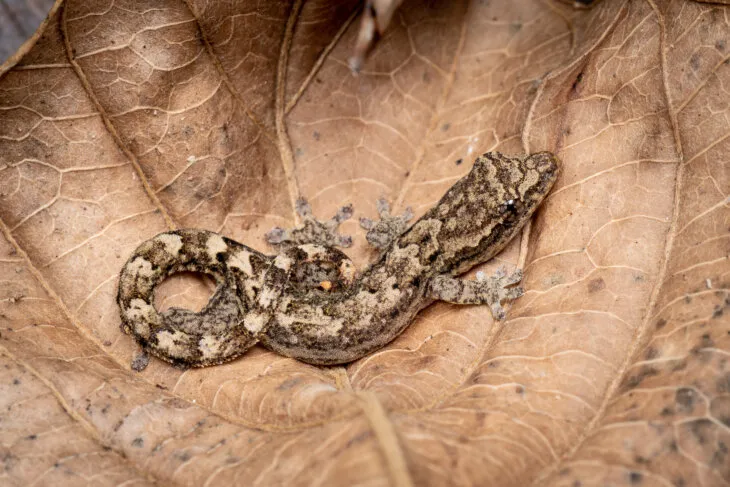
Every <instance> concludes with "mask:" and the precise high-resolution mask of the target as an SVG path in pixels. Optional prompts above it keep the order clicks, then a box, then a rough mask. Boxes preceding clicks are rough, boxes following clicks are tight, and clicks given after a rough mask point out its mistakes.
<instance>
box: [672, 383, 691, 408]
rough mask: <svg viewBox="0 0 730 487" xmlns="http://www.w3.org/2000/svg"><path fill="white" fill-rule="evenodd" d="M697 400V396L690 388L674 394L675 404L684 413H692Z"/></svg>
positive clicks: (679, 390)
mask: <svg viewBox="0 0 730 487" xmlns="http://www.w3.org/2000/svg"><path fill="white" fill-rule="evenodd" d="M696 399H697V394H696V393H695V391H694V390H693V389H690V388H688V387H682V388H681V389H678V390H677V392H676V393H675V394H674V402H675V403H676V404H677V408H678V409H679V410H680V411H682V412H692V410H693V409H694V405H695V400H696Z"/></svg>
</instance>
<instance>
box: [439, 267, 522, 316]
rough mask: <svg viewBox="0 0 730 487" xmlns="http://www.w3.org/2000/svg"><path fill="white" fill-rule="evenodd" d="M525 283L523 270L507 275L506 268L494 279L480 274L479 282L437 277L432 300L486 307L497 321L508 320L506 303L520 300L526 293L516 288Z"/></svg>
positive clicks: (478, 276) (478, 273)
mask: <svg viewBox="0 0 730 487" xmlns="http://www.w3.org/2000/svg"><path fill="white" fill-rule="evenodd" d="M521 280H522V270H520V269H517V270H516V271H514V272H513V273H511V274H507V271H506V269H505V268H504V266H502V267H500V268H499V269H498V270H497V272H496V273H495V274H494V275H493V276H487V275H486V274H484V273H483V272H481V271H480V272H477V278H476V279H475V280H470V279H460V278H455V277H451V276H449V275H440V276H434V277H433V278H431V282H430V283H429V287H428V296H429V297H430V298H432V299H435V300H439V301H446V302H448V303H453V304H486V305H488V306H489V308H490V309H491V311H492V316H494V319H496V320H503V319H504V317H505V311H504V308H502V302H504V301H511V300H513V299H517V298H519V297H520V296H522V294H523V293H524V291H523V289H522V288H521V287H515V285H516V284H518V283H519V282H520V281H521Z"/></svg>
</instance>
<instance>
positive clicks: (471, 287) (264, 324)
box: [117, 152, 560, 368]
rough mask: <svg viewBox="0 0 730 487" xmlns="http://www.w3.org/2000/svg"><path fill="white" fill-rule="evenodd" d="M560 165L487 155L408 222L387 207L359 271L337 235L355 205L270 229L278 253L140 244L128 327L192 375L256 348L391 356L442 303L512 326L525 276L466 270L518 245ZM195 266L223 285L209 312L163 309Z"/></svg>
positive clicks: (316, 359)
mask: <svg viewBox="0 0 730 487" xmlns="http://www.w3.org/2000/svg"><path fill="white" fill-rule="evenodd" d="M559 167H560V163H559V161H558V158H557V157H556V156H555V155H554V154H552V153H550V152H539V153H534V154H530V155H522V156H511V157H510V156H506V155H503V154H501V153H499V152H488V153H485V154H483V155H482V156H480V157H478V158H477V159H476V161H475V163H474V165H473V167H472V169H471V170H470V171H469V173H468V174H467V175H466V176H464V177H463V178H461V179H459V180H458V181H457V182H456V183H455V184H454V185H453V186H452V187H451V188H450V189H449V190H448V191H447V192H446V194H444V196H443V197H442V198H441V199H440V200H439V201H438V203H436V205H434V206H433V207H432V208H431V209H429V210H428V211H427V212H426V213H425V214H424V215H423V216H421V217H420V218H418V219H417V220H416V221H415V222H414V223H413V224H412V225H410V226H409V225H408V223H407V222H408V220H409V219H410V218H411V213H410V209H409V210H407V211H406V214H405V215H401V216H392V215H390V208H389V207H388V205H387V203H386V202H384V201H380V202H379V203H378V212H379V213H380V220H379V221H377V222H375V221H372V220H369V219H361V221H360V224H361V225H362V226H363V227H364V228H366V229H367V230H368V232H367V240H368V242H370V243H371V244H372V245H373V246H375V247H376V248H378V249H379V254H378V256H377V258H375V260H374V261H373V262H372V263H371V264H370V265H369V266H367V267H366V268H365V269H364V270H362V271H360V272H359V271H358V270H357V269H356V267H355V265H354V263H353V262H352V260H350V258H349V257H348V256H347V255H346V254H345V253H344V252H343V251H341V250H339V249H338V248H336V246H341V247H347V246H348V245H349V244H351V239H349V237H344V236H342V235H339V234H337V231H336V229H337V226H338V225H339V224H340V223H341V222H342V221H344V220H346V219H348V218H350V216H351V215H352V207H351V206H348V207H344V208H342V209H341V210H340V211H339V212H338V214H337V215H335V217H334V218H332V219H331V220H329V221H326V222H319V221H318V220H316V218H314V217H313V215H312V212H311V208H310V207H309V205H308V204H306V202H303V201H300V202H299V203H298V204H297V211H298V212H299V214H300V215H301V216H302V218H303V225H302V226H300V227H298V228H295V229H293V230H284V229H281V228H276V229H274V230H272V231H271V232H269V234H268V235H267V237H268V239H269V242H270V243H272V244H275V245H277V246H279V248H280V252H279V254H278V255H274V256H270V255H266V254H264V253H262V252H259V251H257V250H255V249H253V248H250V247H248V246H246V245H244V244H242V243H239V242H236V241H235V240H232V239H229V238H226V237H224V236H222V235H220V234H218V233H216V232H211V231H207V230H200V229H180V230H173V231H168V232H164V233H161V234H159V235H157V236H155V237H153V238H151V239H149V240H147V241H145V242H143V243H142V244H141V245H139V247H138V248H137V249H136V250H135V251H134V252H133V253H132V255H131V257H130V258H129V259H128V260H127V262H126V263H125V265H124V266H123V268H122V271H121V273H120V277H119V288H118V294H117V302H118V304H119V307H120V311H121V319H122V330H123V331H124V332H125V333H127V334H129V335H131V336H132V337H134V339H135V340H136V341H137V343H138V344H139V345H141V347H142V348H143V350H145V351H146V352H149V353H151V354H152V355H154V356H156V357H158V358H160V359H162V360H165V361H167V362H170V363H172V364H174V365H177V366H181V367H186V368H187V367H204V366H209V365H215V364H221V363H224V362H228V361H230V360H233V359H235V358H237V357H239V356H241V355H242V354H243V353H245V352H246V351H247V350H248V349H250V348H251V347H252V346H254V345H255V344H257V343H260V344H261V345H263V346H264V347H266V348H268V349H270V350H273V351H275V352H277V353H280V354H282V355H284V356H287V357H292V358H295V359H297V360H300V361H302V362H306V363H310V364H315V365H335V364H343V363H348V362H352V361H355V360H357V359H359V358H361V357H363V356H366V355H368V354H370V353H372V352H374V351H376V350H378V349H380V348H382V347H383V346H385V345H386V344H387V343H389V342H391V341H392V340H393V339H395V338H396V337H397V336H398V335H399V334H400V333H401V332H402V331H403V330H404V329H405V328H406V327H407V326H408V325H409V324H410V323H411V322H412V321H413V319H414V317H415V315H416V314H417V313H418V312H419V311H420V310H422V309H423V308H425V307H426V306H428V305H429V304H431V303H432V302H434V301H445V302H448V303H454V304H465V305H466V304H469V305H474V304H487V305H489V306H490V308H491V311H492V314H493V316H494V318H495V319H497V320H502V319H504V315H505V311H504V309H503V307H502V303H503V302H506V301H510V300H513V299H516V298H517V297H519V296H520V295H521V294H522V293H523V291H522V289H521V288H520V287H518V286H517V284H518V283H519V282H520V281H521V279H522V272H521V270H516V271H515V272H513V273H510V274H508V273H507V272H505V271H504V270H503V269H501V270H500V271H498V272H497V273H496V274H495V275H494V276H489V277H485V276H484V275H483V274H482V273H478V274H477V278H476V279H465V278H459V277H458V276H459V275H460V274H463V273H464V272H466V271H468V270H469V269H471V268H472V267H474V266H476V265H478V264H481V263H484V262H486V261H488V260H490V259H491V258H492V257H494V256H495V255H496V254H497V253H498V252H499V251H501V250H502V249H503V248H504V247H505V246H506V245H507V243H509V241H510V240H512V238H513V237H514V236H515V235H516V234H517V233H518V232H519V231H520V229H521V228H522V226H523V225H524V224H525V223H526V222H527V221H528V220H529V219H530V218H531V216H532V215H533V213H534V212H535V210H536V209H537V208H538V206H539V205H540V203H541V202H542V201H543V199H544V198H545V196H546V195H547V194H548V192H549V191H550V189H551V187H552V186H553V184H554V183H555V180H556V179H557V176H558V172H559ZM183 271H192V272H196V273H202V274H206V275H208V276H210V277H212V278H213V280H214V281H215V283H216V287H215V290H214V292H213V294H212V296H211V298H210V300H209V301H208V303H207V304H206V306H205V307H204V308H203V309H201V310H200V311H199V312H193V311H191V310H186V309H181V308H170V309H168V310H166V311H164V312H159V311H158V310H157V309H156V308H155V306H154V290H155V288H156V286H157V285H159V284H160V283H161V282H162V281H163V280H164V279H166V278H167V277H168V276H170V275H172V274H175V273H178V272H183Z"/></svg>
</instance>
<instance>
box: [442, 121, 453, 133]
mask: <svg viewBox="0 0 730 487" xmlns="http://www.w3.org/2000/svg"><path fill="white" fill-rule="evenodd" d="M450 128H451V124H450V123H448V122H447V123H445V124H443V125H442V126H441V131H442V132H446V131H447V130H449V129H450Z"/></svg>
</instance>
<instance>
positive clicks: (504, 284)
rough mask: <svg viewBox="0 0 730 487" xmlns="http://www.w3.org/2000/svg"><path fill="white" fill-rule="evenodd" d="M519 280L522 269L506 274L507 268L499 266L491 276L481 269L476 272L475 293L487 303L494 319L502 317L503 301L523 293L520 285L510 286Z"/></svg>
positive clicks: (501, 318) (510, 299)
mask: <svg viewBox="0 0 730 487" xmlns="http://www.w3.org/2000/svg"><path fill="white" fill-rule="evenodd" d="M521 280H522V269H517V270H516V271H514V272H513V273H512V274H507V269H506V268H505V267H504V266H501V267H500V268H499V269H497V272H496V273H495V274H494V275H493V276H487V275H486V274H484V272H482V271H479V272H477V280H476V282H477V293H478V294H479V296H480V297H481V298H482V299H483V302H484V303H485V304H488V305H489V307H490V309H491V310H492V316H494V319H496V320H500V321H501V320H503V319H504V317H505V311H504V308H502V302H503V301H512V300H513V299H517V298H519V297H520V296H522V295H523V294H524V293H525V291H524V290H523V289H522V288H521V287H511V286H514V285H515V284H517V283H518V282H520V281H521Z"/></svg>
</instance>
